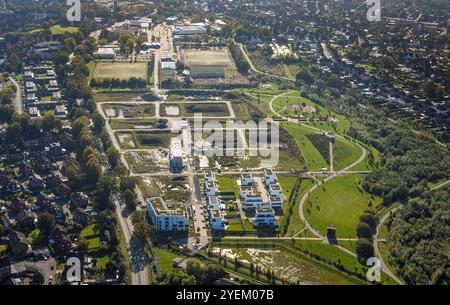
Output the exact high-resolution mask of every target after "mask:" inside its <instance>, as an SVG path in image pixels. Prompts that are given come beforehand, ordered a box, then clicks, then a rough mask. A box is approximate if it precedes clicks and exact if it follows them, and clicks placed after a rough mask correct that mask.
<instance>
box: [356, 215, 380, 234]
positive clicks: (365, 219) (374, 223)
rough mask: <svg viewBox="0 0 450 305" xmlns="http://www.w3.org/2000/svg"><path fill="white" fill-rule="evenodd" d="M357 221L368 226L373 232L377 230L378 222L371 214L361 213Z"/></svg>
mask: <svg viewBox="0 0 450 305" xmlns="http://www.w3.org/2000/svg"><path fill="white" fill-rule="evenodd" d="M359 220H360V221H361V222H365V223H366V224H368V225H369V226H370V228H371V229H372V230H373V231H375V230H376V229H377V224H378V221H377V218H376V217H375V216H374V215H373V214H369V213H363V214H362V215H361V216H360V217H359Z"/></svg>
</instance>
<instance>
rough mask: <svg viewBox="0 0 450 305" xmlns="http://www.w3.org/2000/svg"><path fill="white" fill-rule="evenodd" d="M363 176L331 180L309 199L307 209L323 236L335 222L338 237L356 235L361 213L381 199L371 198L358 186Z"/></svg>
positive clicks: (314, 224)
mask: <svg viewBox="0 0 450 305" xmlns="http://www.w3.org/2000/svg"><path fill="white" fill-rule="evenodd" d="M362 177H363V175H347V176H340V177H336V178H333V179H331V180H330V181H328V182H326V183H325V184H323V185H322V186H320V187H319V188H318V189H316V190H315V191H314V192H313V193H312V194H311V195H310V196H309V197H308V200H307V201H306V203H305V205H304V207H303V209H304V213H305V217H306V218H307V219H308V221H309V223H310V224H311V225H312V227H313V228H314V229H316V230H318V231H319V232H320V233H321V234H322V235H325V234H326V230H327V227H328V226H329V225H330V224H333V225H334V226H335V227H336V228H337V232H336V234H337V236H338V237H352V238H353V237H356V224H357V223H358V221H359V216H360V215H361V214H362V212H363V211H364V210H365V209H366V208H368V204H369V201H371V200H372V202H373V206H376V205H378V204H379V203H380V202H381V199H380V198H375V197H374V198H371V196H370V195H369V194H367V193H365V192H364V191H363V190H362V189H361V188H360V187H359V185H358V183H359V181H360V180H361V179H362Z"/></svg>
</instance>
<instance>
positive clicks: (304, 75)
mask: <svg viewBox="0 0 450 305" xmlns="http://www.w3.org/2000/svg"><path fill="white" fill-rule="evenodd" d="M295 78H296V79H297V80H298V81H304V82H305V83H307V84H309V85H311V84H312V83H313V82H314V76H313V75H312V74H311V72H309V71H308V70H306V69H304V68H303V69H301V70H300V71H299V72H298V73H297V74H296V75H295Z"/></svg>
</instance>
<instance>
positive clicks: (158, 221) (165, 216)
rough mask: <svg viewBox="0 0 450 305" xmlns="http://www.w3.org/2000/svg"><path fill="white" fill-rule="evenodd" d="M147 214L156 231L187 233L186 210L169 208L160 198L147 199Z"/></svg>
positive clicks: (173, 206)
mask: <svg viewBox="0 0 450 305" xmlns="http://www.w3.org/2000/svg"><path fill="white" fill-rule="evenodd" d="M146 203H147V214H148V217H149V218H150V220H151V222H152V224H153V225H154V227H155V229H156V230H157V231H187V230H188V228H189V220H188V214H187V212H186V209H185V208H183V207H181V206H179V205H172V206H169V205H168V204H166V202H164V199H162V198H161V197H155V198H147V199H146Z"/></svg>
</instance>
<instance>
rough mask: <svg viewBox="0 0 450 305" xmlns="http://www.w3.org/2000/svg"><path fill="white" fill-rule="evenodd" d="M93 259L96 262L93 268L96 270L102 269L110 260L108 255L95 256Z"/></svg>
mask: <svg viewBox="0 0 450 305" xmlns="http://www.w3.org/2000/svg"><path fill="white" fill-rule="evenodd" d="M95 259H96V260H97V263H96V265H95V268H96V269H97V270H104V269H105V267H106V264H107V263H108V262H109V260H110V259H109V256H108V255H105V256H99V257H95Z"/></svg>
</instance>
